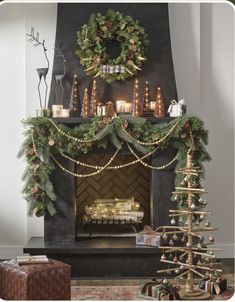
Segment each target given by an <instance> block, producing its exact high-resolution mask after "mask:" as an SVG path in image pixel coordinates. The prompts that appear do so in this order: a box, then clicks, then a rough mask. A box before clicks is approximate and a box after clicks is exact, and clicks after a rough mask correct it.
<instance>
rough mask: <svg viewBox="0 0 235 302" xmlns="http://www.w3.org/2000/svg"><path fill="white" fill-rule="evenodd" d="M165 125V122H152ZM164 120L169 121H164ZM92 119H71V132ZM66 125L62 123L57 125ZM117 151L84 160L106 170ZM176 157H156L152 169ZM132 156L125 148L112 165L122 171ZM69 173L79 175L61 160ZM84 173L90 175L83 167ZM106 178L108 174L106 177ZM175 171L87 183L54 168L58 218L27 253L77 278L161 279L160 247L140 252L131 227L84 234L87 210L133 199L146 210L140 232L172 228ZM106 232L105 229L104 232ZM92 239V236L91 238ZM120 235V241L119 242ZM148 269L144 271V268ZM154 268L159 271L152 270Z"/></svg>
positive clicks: (131, 170)
mask: <svg viewBox="0 0 235 302" xmlns="http://www.w3.org/2000/svg"><path fill="white" fill-rule="evenodd" d="M149 120H150V121H151V122H153V123H155V122H161V121H162V120H161V119H154V118H152V119H149ZM164 120H169V118H165V119H164ZM81 121H82V122H85V121H87V122H88V121H89V119H87V120H86V119H79V118H69V119H66V124H67V126H68V125H69V126H70V127H73V126H74V125H77V124H78V123H80V122H81ZM57 122H63V123H64V120H63V119H57ZM113 151H114V147H113V146H111V145H107V148H106V149H94V150H93V151H92V153H88V154H86V155H82V156H80V157H79V160H81V161H83V162H87V163H89V164H94V165H102V164H103V163H105V162H107V160H108V159H109V158H110V155H112V154H113ZM174 154H175V150H174V149H170V148H167V149H165V150H159V151H157V153H156V155H153V156H152V158H151V159H150V161H149V163H150V164H152V165H162V164H165V163H166V162H169V160H171V159H172V157H173V156H174ZM130 156H131V155H130V153H129V152H128V150H127V148H126V149H125V148H123V150H122V151H121V152H120V154H119V155H118V157H117V160H116V162H114V163H113V165H116V164H117V165H121V164H123V163H125V162H127V161H129V160H130ZM59 161H60V162H61V163H62V164H63V166H64V167H66V169H68V170H70V171H74V172H77V167H76V165H75V164H74V163H72V162H71V161H69V160H67V159H64V158H61V157H60V158H59ZM79 171H80V172H81V173H83V172H85V171H88V170H87V169H86V168H85V167H79ZM106 173H107V174H106ZM174 178H175V174H174V165H172V166H170V167H168V168H166V169H164V170H161V171H158V170H149V169H147V168H146V167H143V166H140V165H133V166H131V167H128V168H125V169H123V170H122V169H120V170H110V171H106V172H104V173H100V175H99V177H98V176H97V177H90V178H85V179H83V180H80V179H75V177H73V176H71V175H69V174H68V173H65V172H64V171H62V170H61V169H60V168H58V167H55V171H54V173H53V174H52V176H51V179H52V182H53V185H54V189H55V193H56V195H57V200H56V208H57V211H58V212H57V214H56V215H55V216H53V217H52V216H49V215H47V216H45V218H44V238H42V237H40V238H39V237H33V238H31V239H30V240H29V242H28V244H27V245H26V246H25V248H24V252H25V253H30V254H32V255H36V254H46V255H47V256H48V257H51V258H54V259H58V260H62V261H65V262H67V263H69V264H71V266H72V277H73V278H97V277H102V278H122V277H123V278H124V277H128V278H132V277H133V278H136V277H151V276H155V275H156V270H157V269H160V268H161V267H162V264H161V263H160V261H159V259H160V255H161V251H159V249H158V248H157V247H149V246H137V245H136V244H135V237H133V235H134V231H133V228H132V227H131V225H126V226H125V227H124V225H123V224H122V225H121V224H120V225H116V224H105V223H104V224H103V225H101V226H100V225H99V228H98V225H95V226H93V228H92V232H90V231H89V227H88V230H86V231H84V225H82V224H81V222H82V219H83V217H84V209H85V206H86V205H87V206H89V205H91V204H92V203H93V202H94V201H95V200H97V199H106V200H107V199H112V200H114V199H115V198H118V199H124V200H125V199H131V198H132V197H133V198H134V200H135V201H136V202H137V203H140V210H143V212H144V217H143V220H142V223H141V224H139V228H138V225H134V226H135V228H136V230H137V231H138V230H139V229H141V228H142V227H143V226H144V225H145V224H148V225H150V226H151V227H152V228H153V229H156V228H157V227H158V226H161V225H165V224H169V222H170V221H169V216H168V211H169V209H170V208H172V202H171V201H170V199H171V192H172V191H173V189H174ZM100 227H101V228H100ZM102 228H103V229H102ZM90 233H91V234H90ZM117 235H118V236H117ZM143 263H144V265H143ZM153 264H154V265H153Z"/></svg>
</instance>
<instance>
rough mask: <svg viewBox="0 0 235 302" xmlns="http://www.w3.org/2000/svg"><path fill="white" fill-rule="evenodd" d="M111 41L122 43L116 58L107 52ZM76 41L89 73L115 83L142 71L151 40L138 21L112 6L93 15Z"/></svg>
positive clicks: (82, 63)
mask: <svg viewBox="0 0 235 302" xmlns="http://www.w3.org/2000/svg"><path fill="white" fill-rule="evenodd" d="M108 41H111V42H112V41H114V42H118V43H119V44H120V54H119V55H118V56H117V57H116V58H111V56H110V54H109V53H108V50H107V42H108ZM77 43H78V50H77V51H76V54H77V55H78V56H79V58H80V63H81V65H83V66H84V67H85V72H86V74H87V75H91V76H93V77H98V76H100V77H101V78H102V79H104V80H106V81H107V82H112V81H114V80H119V81H120V80H121V81H124V80H126V79H127V78H129V77H131V76H133V75H136V74H137V72H138V71H139V70H141V67H142V65H143V63H144V61H145V60H146V57H145V53H146V48H147V46H148V44H149V41H148V38H147V34H146V33H145V30H144V28H143V27H141V26H140V25H139V23H138V21H137V20H134V19H133V18H132V17H131V16H126V15H123V14H122V13H120V12H118V11H114V10H111V9H110V10H108V12H107V13H106V15H101V14H100V13H97V14H92V15H91V17H90V20H89V22H88V24H84V25H83V26H82V29H81V30H80V31H78V32H77Z"/></svg>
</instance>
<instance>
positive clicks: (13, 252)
mask: <svg viewBox="0 0 235 302" xmlns="http://www.w3.org/2000/svg"><path fill="white" fill-rule="evenodd" d="M22 255H23V246H0V259H2V260H3V259H13V258H16V257H17V256H22Z"/></svg>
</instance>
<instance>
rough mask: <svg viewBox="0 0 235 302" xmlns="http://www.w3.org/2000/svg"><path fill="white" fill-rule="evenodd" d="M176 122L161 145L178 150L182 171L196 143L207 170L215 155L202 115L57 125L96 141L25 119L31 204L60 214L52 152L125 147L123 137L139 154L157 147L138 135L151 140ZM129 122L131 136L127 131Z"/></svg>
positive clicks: (34, 209) (49, 122) (75, 153)
mask: <svg viewBox="0 0 235 302" xmlns="http://www.w3.org/2000/svg"><path fill="white" fill-rule="evenodd" d="M175 123H177V125H176V127H175V129H174V131H172V132H171V134H170V135H169V136H168V137H167V138H166V139H165V140H163V142H162V143H161V144H160V145H159V147H160V149H164V148H167V147H173V148H175V149H176V152H177V161H178V163H177V165H176V167H175V169H176V170H178V169H179V168H181V167H183V166H184V165H185V163H186V154H187V151H188V148H191V149H193V150H194V157H195V161H196V165H197V166H200V167H201V168H202V169H203V162H204V161H206V160H210V156H209V154H208V153H207V151H206V149H205V145H206V144H207V143H208V132H207V131H206V130H205V129H204V125H203V122H202V121H201V120H200V119H199V118H197V117H189V116H186V115H185V116H183V117H179V118H176V119H174V120H172V121H170V122H167V123H156V124H151V123H149V122H148V121H146V119H144V118H139V117H132V116H128V115H125V116H119V117H117V118H114V119H111V118H107V117H95V118H93V119H92V120H91V122H90V123H86V124H81V125H79V126H76V127H74V128H69V127H67V126H65V125H61V124H60V125H57V124H56V125H57V126H58V127H59V128H60V129H61V130H62V131H64V132H65V133H67V134H68V135H70V136H73V137H76V138H78V139H82V140H90V141H88V142H82V143H81V142H80V143H79V142H77V141H76V140H72V139H68V138H67V137H65V136H64V135H62V133H61V132H59V131H58V130H57V129H56V127H55V126H54V125H53V124H52V120H50V119H48V118H41V117H38V118H28V119H27V120H25V121H24V122H23V124H24V126H25V128H26V131H25V133H24V136H25V140H24V142H23V144H22V146H21V149H20V151H19V154H18V157H19V158H21V157H23V158H25V159H26V162H27V167H26V170H25V172H24V175H23V180H24V181H25V185H24V188H23V194H24V195H25V199H26V200H27V202H28V203H29V214H30V215H32V214H36V215H37V216H42V215H45V214H46V213H49V214H50V215H55V214H56V206H55V201H56V196H55V193H54V188H53V185H52V182H51V180H50V175H51V173H52V172H53V170H54V168H55V167H54V163H53V161H52V160H51V155H53V156H57V155H59V154H61V153H62V154H67V155H69V156H70V157H72V158H76V157H77V156H78V155H79V154H86V153H88V152H89V151H90V150H91V149H92V148H93V147H95V146H96V147H98V148H106V147H107V143H108V142H111V144H113V145H114V146H115V147H116V148H118V149H121V148H122V141H124V142H128V143H130V144H131V145H132V147H134V149H135V150H136V151H137V152H138V153H141V154H146V153H148V152H149V151H151V150H153V149H154V148H155V146H143V145H141V144H138V140H139V141H142V142H146V143H151V142H153V140H156V139H161V138H163V137H164V136H165V135H166V134H167V133H168V132H169V130H170V129H171V128H172V126H174V125H175ZM123 126H124V127H125V129H126V130H127V132H128V133H129V134H130V135H128V134H127V133H126V132H125V131H124V130H123ZM35 149H36V150H35ZM182 177H183V176H182V175H181V174H179V173H178V174H177V175H176V178H175V185H176V186H179V184H180V183H181V182H182V181H183V179H182ZM202 177H203V174H202ZM181 198H184V196H181Z"/></svg>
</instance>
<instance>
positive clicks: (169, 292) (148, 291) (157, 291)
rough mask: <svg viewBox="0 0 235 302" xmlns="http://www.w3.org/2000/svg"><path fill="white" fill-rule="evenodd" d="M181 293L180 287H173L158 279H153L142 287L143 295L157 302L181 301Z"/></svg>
mask: <svg viewBox="0 0 235 302" xmlns="http://www.w3.org/2000/svg"><path fill="white" fill-rule="evenodd" d="M179 291H180V287H179V286H173V285H172V284H171V283H170V282H163V280H161V281H158V280H156V279H151V280H150V281H149V282H147V283H145V284H144V286H143V287H142V295H145V296H149V297H152V298H154V299H156V300H180V295H179Z"/></svg>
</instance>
